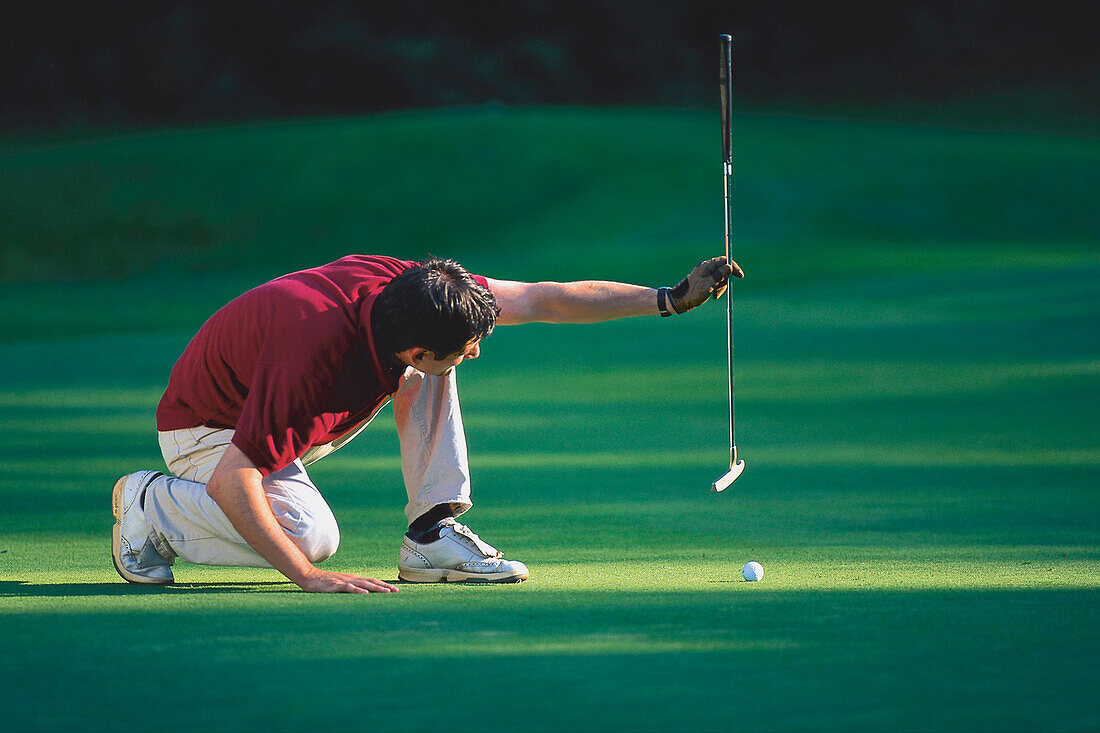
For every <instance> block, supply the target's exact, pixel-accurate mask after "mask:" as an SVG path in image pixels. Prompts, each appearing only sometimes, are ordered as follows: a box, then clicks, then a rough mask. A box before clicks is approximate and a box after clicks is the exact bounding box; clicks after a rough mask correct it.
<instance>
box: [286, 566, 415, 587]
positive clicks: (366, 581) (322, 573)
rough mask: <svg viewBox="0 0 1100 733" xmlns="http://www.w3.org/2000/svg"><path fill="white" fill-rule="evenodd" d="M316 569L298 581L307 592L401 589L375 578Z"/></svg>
mask: <svg viewBox="0 0 1100 733" xmlns="http://www.w3.org/2000/svg"><path fill="white" fill-rule="evenodd" d="M316 570H317V572H316V573H311V574H310V575H309V576H308V577H306V578H303V579H302V580H301V581H300V582H299V583H298V585H299V587H301V589H302V590H304V591H306V592H307V593H396V592H397V591H398V590H399V589H398V588H397V586H394V585H390V584H389V583H386V582H384V581H381V580H375V579H374V578H362V577H360V576H358V575H353V574H351V573H333V572H329V571H327V570H321V569H320V568H317V569H316Z"/></svg>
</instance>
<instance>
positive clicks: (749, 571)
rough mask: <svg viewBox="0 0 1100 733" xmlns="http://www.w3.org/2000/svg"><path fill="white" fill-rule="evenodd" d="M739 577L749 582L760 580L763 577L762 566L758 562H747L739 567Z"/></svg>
mask: <svg viewBox="0 0 1100 733" xmlns="http://www.w3.org/2000/svg"><path fill="white" fill-rule="evenodd" d="M741 577H742V578H744V579H745V580H747V581H749V582H752V581H754V580H760V579H761V578H763V577H764V566H763V565H761V564H760V563H758V562H747V563H745V567H743V568H741Z"/></svg>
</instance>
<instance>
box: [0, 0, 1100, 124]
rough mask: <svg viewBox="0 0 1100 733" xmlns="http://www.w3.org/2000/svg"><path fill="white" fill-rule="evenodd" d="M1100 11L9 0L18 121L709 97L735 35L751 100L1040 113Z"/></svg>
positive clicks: (1072, 104) (2, 21) (5, 59)
mask: <svg viewBox="0 0 1100 733" xmlns="http://www.w3.org/2000/svg"><path fill="white" fill-rule="evenodd" d="M1095 10H1096V4H1095V3H1094V2H1034V1H1032V2H989V1H984V2H982V1H978V2H975V1H970V0H968V1H965V2H951V3H945V2H882V3H878V4H869V3H820V2H813V3H791V2H786V3H782V2H781V3H774V2H718V1H715V0H701V1H699V2H657V1H653V2H637V1H633V2H624V1H622V0H591V1H588V2H567V1H565V0H520V1H517V2H455V1H451V2H413V3H393V2H387V3H377V2H372V3H366V2H359V3H356V2H315V3H304V2H303V3H292V2H270V3H248V2H220V3H204V2H150V1H148V0H144V1H142V2H115V3H103V2H71V3H70V2H15V3H4V9H3V10H2V11H0V26H2V28H3V30H2V31H0V41H2V44H0V90H2V95H0V126H2V127H3V128H5V129H7V130H14V129H26V128H35V127H37V128H42V127H47V128H48V127H66V126H68V127H72V126H80V125H99V126H123V125H134V124H160V123H181V122H187V123H189V122H200V121H231V120H243V119H254V118H270V117H286V116H303V115H320V114H348V113H362V112H369V111H375V110H387V109H397V108H411V107H426V106H438V105H477V104H486V103H501V104H630V105H661V106H693V107H699V106H705V105H711V104H713V103H714V99H713V98H714V97H715V94H714V89H713V87H714V85H715V84H716V80H715V76H716V72H715V65H716V57H717V40H716V39H717V35H718V34H719V33H720V32H731V33H733V34H734V36H735V42H736V50H735V54H736V56H735V58H736V63H735V66H736V68H735V79H736V84H737V97H738V104H739V105H741V106H752V105H770V106H791V107H817V108H835V109H845V108H850V109H856V108H858V107H860V106H879V107H888V106H890V105H895V106H897V105H904V104H906V103H909V102H913V101H932V102H937V103H938V102H945V101H946V102H950V101H953V100H966V99H973V98H975V97H982V96H986V97H990V98H994V99H999V100H1000V101H1001V102H1003V103H1005V104H1006V106H1007V107H1013V106H1015V107H1016V108H1017V111H1018V112H1019V111H1020V108H1024V109H1026V108H1028V107H1029V106H1030V107H1033V109H1031V110H1030V114H1031V116H1032V117H1042V116H1043V115H1048V114H1056V113H1067V114H1077V115H1080V114H1081V113H1085V114H1086V115H1091V114H1092V113H1094V112H1095V110H1096V101H1095V100H1096V97H1097V94H1096V92H1097V84H1096V78H1097V76H1098V75H1100V74H1098V72H1100V64H1098V63H1097V56H1096V54H1095V52H1094V50H1093V49H1094V31H1095V28H1096V24H1095V17H1094V16H1095V14H1096V13H1095ZM1044 95H1045V96H1044ZM1013 99H1014V100H1016V101H1015V102H1011V101H1009V102H1006V101H1005V100H1013ZM1052 99H1053V100H1054V103H1053V107H1056V108H1057V109H1052V108H1051V107H1052V103H1051V100H1052Z"/></svg>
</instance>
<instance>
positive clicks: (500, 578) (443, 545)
mask: <svg viewBox="0 0 1100 733" xmlns="http://www.w3.org/2000/svg"><path fill="white" fill-rule="evenodd" d="M397 577H398V578H400V579H401V580H404V581H406V582H408V583H519V582H520V581H523V580H527V566H526V565H524V564H523V563H521V562H516V561H515V560H505V559H504V555H503V554H502V553H501V552H500V551H499V550H497V549H496V548H495V547H493V546H492V545H490V544H488V543H487V542H484V541H482V539H481V538H480V537H478V536H477V535H476V534H474V533H473V532H471V531H470V528H469V527H467V526H466V525H464V524H459V523H458V522H456V521H455V520H454V519H451V518H448V519H444V520H443V521H441V522H440V523H439V539H438V540H434V541H432V542H424V543H420V542H416V541H414V540H412V539H410V538H409V537H408V535H406V536H405V537H404V538H403V539H402V540H401V551H400V552H399V553H398V556H397Z"/></svg>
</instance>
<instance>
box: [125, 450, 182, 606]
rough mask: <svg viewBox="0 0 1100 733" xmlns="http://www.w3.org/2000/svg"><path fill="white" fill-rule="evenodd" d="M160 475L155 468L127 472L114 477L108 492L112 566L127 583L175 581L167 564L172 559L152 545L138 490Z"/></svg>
mask: <svg viewBox="0 0 1100 733" xmlns="http://www.w3.org/2000/svg"><path fill="white" fill-rule="evenodd" d="M163 475H164V474H162V473H160V472H158V471H138V472H137V473H131V474H129V475H127V476H123V477H122V478H120V479H119V480H118V481H116V482H115V488H114V490H113V491H112V492H111V509H112V511H113V512H114V515H115V527H114V531H113V533H112V536H111V555H112V557H113V558H114V561H115V570H117V571H118V574H119V575H121V576H122V577H123V578H124V579H125V580H128V581H129V582H131V583H142V584H145V585H168V584H169V583H172V582H173V581H175V577H174V576H173V575H172V568H171V567H170V565H171V564H172V561H171V560H170V559H168V558H165V557H164V556H163V555H161V554H160V553H159V552H157V548H156V547H154V546H153V540H152V539H151V538H150V537H149V525H148V524H147V523H146V521H145V511H144V510H143V509H142V507H141V495H142V493H144V492H145V490H146V489H147V488H148V487H149V485H150V484H151V483H153V482H154V481H156V480H157V479H158V478H160V477H161V476H163Z"/></svg>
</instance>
